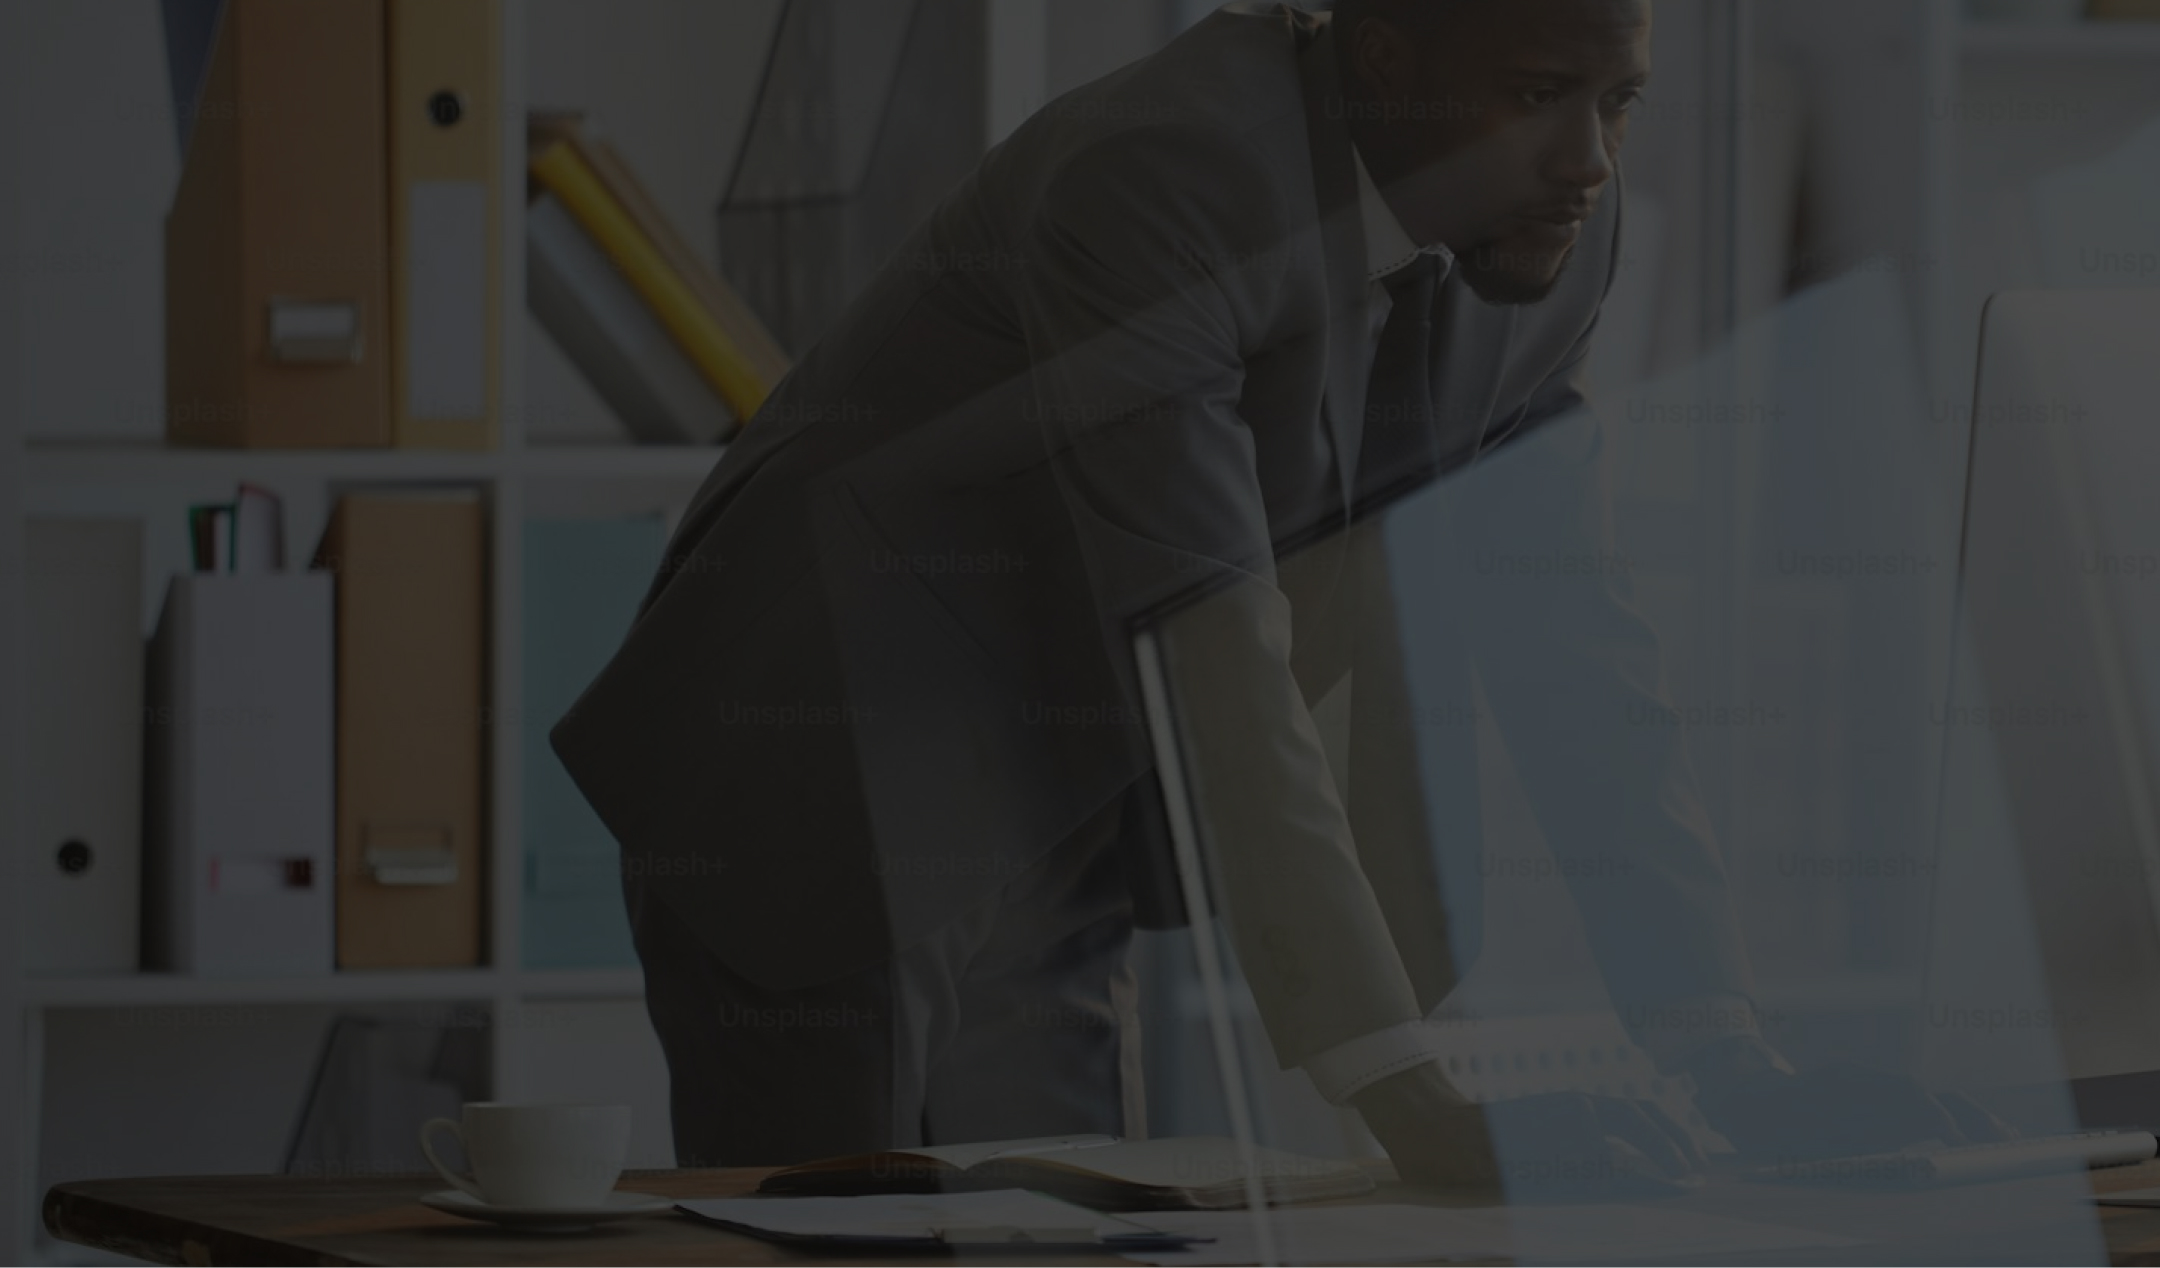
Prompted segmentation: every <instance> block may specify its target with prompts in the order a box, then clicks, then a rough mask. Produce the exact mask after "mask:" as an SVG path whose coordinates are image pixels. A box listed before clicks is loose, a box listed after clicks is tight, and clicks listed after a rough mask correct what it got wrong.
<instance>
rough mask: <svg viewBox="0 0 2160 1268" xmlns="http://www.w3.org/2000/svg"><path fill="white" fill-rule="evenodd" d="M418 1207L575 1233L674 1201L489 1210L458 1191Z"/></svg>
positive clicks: (627, 1196) (639, 1199)
mask: <svg viewBox="0 0 2160 1268" xmlns="http://www.w3.org/2000/svg"><path fill="white" fill-rule="evenodd" d="M420 1205H422V1206H425V1207H431V1208H433V1209H435V1210H438V1211H447V1212H449V1213H450V1214H452V1215H462V1216H464V1217H465V1218H466V1219H469V1220H488V1221H490V1222H492V1223H496V1224H502V1225H505V1226H507V1227H510V1228H515V1229H522V1230H525V1231H527V1232H534V1233H575V1232H579V1231H582V1230H584V1229H588V1228H591V1227H592V1226H593V1225H595V1224H601V1223H605V1222H607V1221H608V1220H621V1219H628V1218H629V1217H631V1216H633V1215H657V1214H659V1213H660V1212H662V1211H672V1210H674V1209H675V1202H674V1199H672V1198H656V1197H654V1196H653V1195H652V1194H650V1193H610V1194H608V1196H607V1201H606V1202H604V1203H602V1204H600V1205H599V1206H545V1207H541V1206H491V1205H489V1204H488V1203H486V1202H482V1201H481V1200H480V1199H478V1198H476V1197H474V1196H472V1195H471V1194H469V1193H466V1192H464V1191H462V1190H459V1189H444V1190H442V1191H440V1192H437V1193H429V1194H425V1195H423V1196H422V1197H421V1199H420Z"/></svg>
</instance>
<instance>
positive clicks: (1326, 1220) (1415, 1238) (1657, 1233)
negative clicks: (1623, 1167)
mask: <svg viewBox="0 0 2160 1268" xmlns="http://www.w3.org/2000/svg"><path fill="white" fill-rule="evenodd" d="M1144 1218H1145V1219H1146V1220H1147V1222H1148V1224H1149V1225H1150V1226H1151V1227H1154V1228H1159V1229H1161V1230H1162V1231H1164V1232H1166V1233H1182V1234H1185V1235H1186V1236H1189V1237H1195V1238H1207V1239H1210V1240H1209V1241H1208V1242H1207V1244H1204V1245H1197V1246H1193V1247H1190V1248H1188V1249H1184V1250H1160V1251H1157V1250H1149V1251H1139V1250H1134V1251H1121V1252H1120V1253H1123V1254H1126V1255H1127V1257H1128V1258H1132V1259H1136V1260H1138V1261H1140V1262H1142V1263H1148V1264H1194V1265H1201V1264H1256V1263H1260V1262H1262V1260H1261V1258H1260V1246H1259V1243H1258V1236H1257V1234H1258V1230H1257V1229H1256V1228H1255V1227H1254V1221H1253V1218H1252V1214H1251V1213H1250V1212H1248V1211H1165V1212H1156V1213H1151V1214H1149V1215H1147V1216H1145V1217H1144ZM1269 1232H1270V1233H1271V1235H1272V1237H1273V1239H1274V1243H1275V1246H1274V1255H1273V1257H1272V1262H1275V1263H1285V1264H1391V1263H1393V1264H1405V1263H1423V1262H1427V1261H1430V1260H1435V1259H1512V1260H1515V1261H1517V1262H1524V1263H1545V1262H1552V1261H1557V1260H1582V1261H1586V1262H1591V1263H1599V1262H1603V1263H1614V1262H1619V1261H1621V1260H1635V1261H1655V1260H1657V1259H1661V1258H1663V1259H1672V1258H1679V1257H1683V1256H1710V1257H1714V1256H1725V1255H1729V1256H1736V1257H1752V1256H1755V1255H1762V1254H1770V1253H1777V1252H1785V1251H1795V1250H1804V1249H1812V1248H1827V1247H1833V1246H1853V1245H1857V1244H1858V1243H1857V1241H1856V1240H1855V1239H1853V1238H1849V1237H1838V1236H1830V1235H1825V1234H1823V1233H1821V1232H1818V1231H1814V1230H1809V1229H1804V1228H1785V1227H1780V1226H1778V1225H1774V1224H1760V1223H1756V1222H1754V1221H1750V1220H1737V1219H1731V1218H1728V1217H1725V1216H1720V1215H1708V1214H1703V1213H1701V1212H1696V1211H1687V1210H1680V1209H1676V1208H1672V1207H1638V1206H1614V1205H1596V1206H1568V1207H1559V1206H1555V1207H1512V1208H1510V1207H1498V1206H1486V1207H1465V1208H1454V1207H1438V1206H1409V1205H1376V1206H1336V1207H1318V1208H1313V1209H1308V1210H1293V1211H1284V1210H1277V1211H1273V1212H1270V1214H1269Z"/></svg>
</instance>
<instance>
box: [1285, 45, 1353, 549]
mask: <svg viewBox="0 0 2160 1268" xmlns="http://www.w3.org/2000/svg"><path fill="white" fill-rule="evenodd" d="M1317 25H1318V30H1317V32H1316V33H1315V36H1314V38H1313V39H1312V40H1310V41H1309V42H1307V44H1306V45H1305V48H1304V51H1303V52H1302V53H1301V54H1300V61H1301V63H1302V64H1301V66H1300V72H1301V75H1302V78H1303V81H1304V88H1305V132H1306V140H1307V142H1308V143H1309V145H1310V147H1311V151H1312V170H1313V185H1314V193H1315V195H1316V196H1317V204H1316V205H1317V206H1318V208H1319V215H1320V234H1321V241H1322V245H1323V249H1324V251H1325V254H1326V260H1327V287H1328V320H1327V324H1326V339H1327V397H1326V404H1325V406H1324V409H1323V412H1324V413H1325V414H1326V416H1327V425H1328V430H1329V433H1330V434H1331V435H1332V436H1333V438H1334V441H1335V462H1336V475H1337V478H1338V480H1339V482H1340V489H1339V493H1340V495H1341V498H1342V506H1343V508H1344V509H1343V515H1344V517H1345V519H1347V517H1348V515H1349V507H1350V504H1351V501H1352V498H1353V494H1354V492H1355V485H1356V482H1357V465H1358V453H1359V446H1360V442H1361V441H1362V439H1363V437H1364V431H1365V429H1364V425H1363V420H1364V417H1365V365H1364V357H1363V356H1361V355H1360V354H1361V352H1362V350H1363V349H1364V346H1365V343H1366V340H1367V337H1368V332H1369V331H1370V329H1371V315H1370V312H1369V302H1368V295H1369V290H1370V288H1369V286H1368V284H1367V281H1366V277H1365V274H1366V267H1365V227H1364V224H1363V222H1362V221H1361V219H1360V218H1359V215H1358V199H1357V168H1356V167H1355V166H1354V165H1353V158H1352V150H1351V143H1350V127H1349V124H1348V122H1347V121H1346V120H1345V119H1344V118H1343V111H1342V102H1343V95H1342V77H1341V75H1340V74H1339V73H1338V71H1337V69H1336V65H1335V40H1334V24H1333V23H1332V22H1328V21H1319V22H1318V23H1317Z"/></svg>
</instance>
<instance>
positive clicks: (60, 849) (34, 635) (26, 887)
mask: <svg viewBox="0 0 2160 1268" xmlns="http://www.w3.org/2000/svg"><path fill="white" fill-rule="evenodd" d="M23 544H24V555H25V560H24V562H25V564H26V565H27V567H26V580H27V582H28V586H27V590H26V598H27V603H26V604H25V606H24V616H25V618H26V619H27V628H26V630H25V633H26V635H27V640H28V642H27V648H26V650H27V652H28V654H29V659H28V661H27V666H28V670H29V672H28V673H27V674H26V675H25V676H24V679H25V680H24V688H25V694H26V697H27V699H28V702H29V712H28V720H29V726H28V729H27V730H26V732H25V733H26V734H28V735H32V736H35V737H36V743H34V744H30V745H27V746H26V752H25V757H26V759H27V761H28V768H27V769H28V772H29V776H28V779H27V780H26V781H25V783H24V785H23V791H24V795H25V802H24V804H25V808H26V810H27V813H28V821H27V822H26V823H25V824H24V825H23V826H24V830H25V831H24V834H23V836H22V848H23V850H24V854H23V855H22V856H21V858H20V859H19V860H18V866H19V868H20V870H19V871H18V872H17V875H18V876H20V877H21V878H22V882H21V883H22V885H23V905H22V908H21V910H22V915H23V920H24V922H25V924H26V926H27V929H26V933H25V936H24V938H23V943H22V946H23V958H24V964H25V967H26V968H27V969H28V971H29V972H30V973H32V974H33V975H38V976H59V975H73V974H83V973H129V972H133V971H134V970H135V968H136V967H137V965H138V963H139V960H140V955H139V945H140V930H141V909H142V751H143V750H142V736H143V641H142V634H143V631H142V557H143V541H142V522H141V521H140V520H134V519H104V518H88V517H83V518H76V517H66V518H61V517H54V518H42V517H40V518H35V519H32V520H30V521H29V523H28V525H27V526H26V532H25V535H24V543H23Z"/></svg>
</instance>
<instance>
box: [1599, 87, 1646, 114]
mask: <svg viewBox="0 0 2160 1268" xmlns="http://www.w3.org/2000/svg"><path fill="white" fill-rule="evenodd" d="M1642 100H1643V95H1642V90H1641V89H1638V88H1630V89H1628V90H1626V91H1625V92H1616V93H1614V94H1613V95H1612V96H1610V97H1607V98H1606V99H1605V109H1606V111H1607V112H1608V113H1611V114H1626V113H1627V112H1628V111H1630V110H1633V109H1634V108H1635V107H1637V106H1639V105H1641V104H1642Z"/></svg>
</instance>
